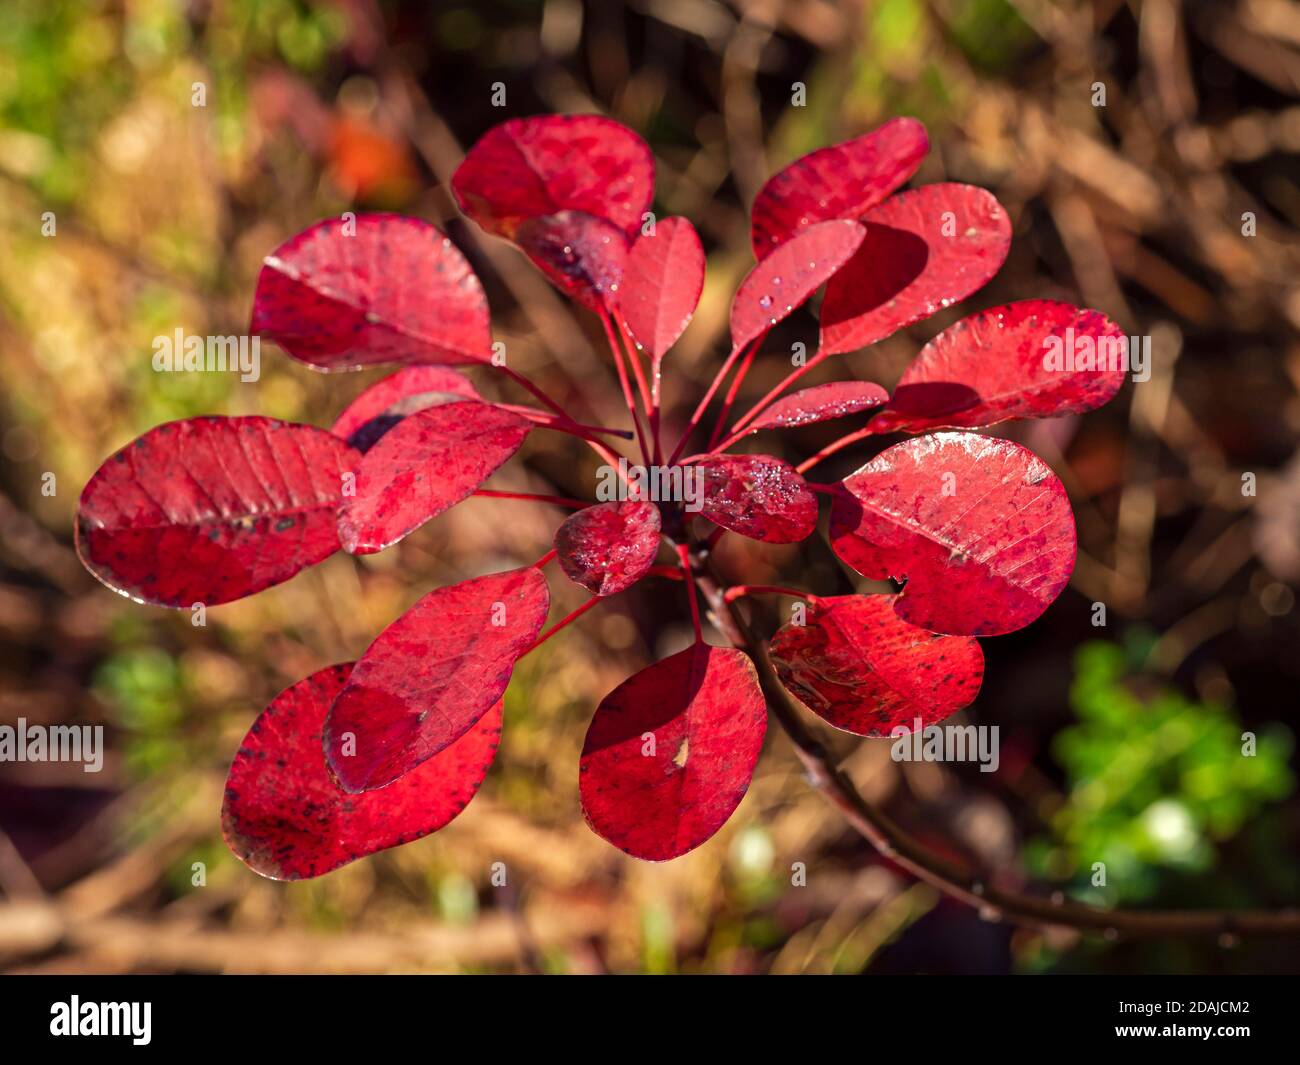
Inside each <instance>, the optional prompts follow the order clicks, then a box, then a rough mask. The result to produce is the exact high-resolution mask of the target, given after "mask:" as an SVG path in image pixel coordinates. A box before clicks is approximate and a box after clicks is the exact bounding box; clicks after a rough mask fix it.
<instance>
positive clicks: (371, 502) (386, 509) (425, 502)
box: [338, 399, 532, 555]
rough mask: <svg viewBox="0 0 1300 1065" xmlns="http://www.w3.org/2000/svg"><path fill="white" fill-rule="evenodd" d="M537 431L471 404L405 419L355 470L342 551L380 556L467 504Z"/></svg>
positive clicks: (342, 517) (343, 516)
mask: <svg viewBox="0 0 1300 1065" xmlns="http://www.w3.org/2000/svg"><path fill="white" fill-rule="evenodd" d="M531 428H532V422H530V421H528V420H527V419H526V418H521V417H520V416H519V415H517V414H513V413H511V412H510V411H508V410H502V409H501V408H500V407H495V406H493V405H492V404H490V403H480V402H478V401H477V400H472V399H464V400H461V401H459V402H457V403H448V404H444V405H442V406H438V407H429V408H426V409H425V410H422V411H417V412H416V413H414V414H411V415H409V416H408V417H406V418H404V419H402V421H401V422H399V423H398V424H397V425H396V426H394V427H393V429H392V431H391V432H388V433H386V434H385V435H384V437H383V439H381V440H380V441H379V443H377V444H376V445H375V446H374V447H373V448H371V449H370V450H369V451H367V452H366V454H365V456H364V457H363V458H362V459H361V461H360V463H359V464H358V466H357V478H356V493H355V495H351V496H347V497H345V498H344V500H343V506H342V507H341V508H340V509H339V519H338V528H339V538H340V540H342V542H343V547H344V549H345V550H347V551H348V552H350V553H351V554H354V555H369V554H373V553H374V552H376V551H382V550H383V549H384V548H385V547H389V546H391V545H392V544H395V543H397V541H398V540H401V539H402V538H403V537H405V536H408V535H409V534H410V533H412V532H414V531H415V530H416V529H418V528H419V527H420V526H421V525H423V524H424V523H425V522H426V521H428V520H429V519H430V518H433V517H436V516H437V515H439V514H441V513H442V512H443V511H444V510H447V509H449V508H451V507H453V506H455V505H456V504H457V503H459V502H460V501H461V500H462V499H467V498H468V497H469V496H471V495H473V494H474V489H476V488H477V487H478V486H479V485H481V484H482V483H483V482H484V481H486V480H487V479H488V478H489V477H490V476H491V475H492V474H493V473H494V472H495V471H496V470H498V469H500V468H501V466H502V465H504V464H505V462H506V461H507V460H508V459H509V458H510V456H511V455H513V454H514V453H515V452H516V451H518V450H519V445H520V444H522V443H523V442H524V438H525V437H526V436H527V435H528V431H529V430H530V429H531Z"/></svg>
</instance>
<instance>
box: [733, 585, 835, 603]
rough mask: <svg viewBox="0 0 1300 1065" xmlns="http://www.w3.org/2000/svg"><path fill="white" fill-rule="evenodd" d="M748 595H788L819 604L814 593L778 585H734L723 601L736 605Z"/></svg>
mask: <svg viewBox="0 0 1300 1065" xmlns="http://www.w3.org/2000/svg"><path fill="white" fill-rule="evenodd" d="M746 595H751V596H752V595H788V596H792V597H793V598H795V599H807V600H808V602H810V603H812V604H814V605H816V603H817V602H818V599H817V596H815V595H813V594H812V592H801V591H799V589H798V588H784V587H781V586H780V585H776V584H733V585H732V586H731V587H730V588H728V589H727V590H726V591H725V592H723V593H722V601H723V602H724V603H734V602H735V601H736V600H737V599H740V598H741V597H742V596H746Z"/></svg>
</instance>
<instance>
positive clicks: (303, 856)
mask: <svg viewBox="0 0 1300 1065" xmlns="http://www.w3.org/2000/svg"><path fill="white" fill-rule="evenodd" d="M351 673H352V664H351V663H348V664H346V665H339V666H330V667H329V668H328V669H322V670H321V671H320V672H319V673H314V674H312V675H311V676H310V677H308V678H307V679H306V680H302V681H299V682H298V683H297V684H295V685H294V686H293V687H292V688H289V689H287V690H286V691H283V692H281V693H280V694H279V695H278V696H276V698H275V700H274V701H273V702H272V703H271V705H270V706H268V707H267V708H266V709H265V710H263V711H262V713H261V714H260V715H259V716H258V718H257V720H256V721H255V722H254V723H253V727H252V728H250V729H249V730H248V735H247V736H245V737H244V742H243V743H242V744H241V745H240V747H239V753H238V754H236V755H235V760H234V762H233V763H232V764H231V766H230V773H229V774H228V775H227V777H226V794H225V799H224V801H223V802H222V804H221V826H222V834H223V835H224V836H225V839H226V845H227V846H228V847H230V849H231V851H233V852H234V854H235V856H236V857H237V858H238V859H239V860H240V861H241V862H243V863H244V864H245V865H247V866H248V867H249V868H250V869H252V870H253V871H254V872H257V873H260V874H261V875H262V876H266V877H270V878H271V879H273V880H306V879H309V878H310V877H314V876H322V875H323V874H325V873H328V872H330V871H331V870H333V869H337V868H338V867H339V866H341V865H346V864H347V863H348V862H353V861H356V860H357V859H358V858H364V857H365V856H366V855H368V854H374V853H376V852H377V851H382V850H387V849H388V848H389V847H396V846H399V845H401V844H403V843H410V842H411V841H412V840H417V839H420V838H421V837H423V836H427V835H429V833H430V832H436V831H437V830H438V829H440V828H442V827H443V826H444V825H446V824H447V823H448V822H450V821H451V820H452V819H454V818H455V817H456V815H457V814H459V813H460V812H461V810H463V809H465V807H466V805H467V804H468V803H469V801H470V799H472V798H473V797H474V794H475V792H477V791H478V789H479V786H480V785H481V784H482V783H483V778H484V777H486V776H487V771H488V769H489V767H490V766H491V765H492V759H493V758H494V757H495V755H496V751H497V744H498V743H499V742H500V739H501V712H502V703H501V700H497V702H496V704H495V705H494V706H493V707H492V708H491V709H490V710H488V712H487V713H486V714H484V715H483V716H482V717H481V718H479V719H478V721H477V722H475V724H474V726H473V727H472V728H471V729H470V730H469V731H468V732H466V733H465V735H463V736H462V737H461V738H460V739H458V740H457V741H456V742H455V743H453V744H452V745H451V746H450V747H447V748H446V749H445V750H443V751H441V752H440V753H438V754H436V755H434V756H433V757H432V758H430V759H429V760H428V761H427V762H425V763H424V764H423V765H421V766H419V767H418V768H417V769H415V770H413V771H412V772H410V773H408V774H407V775H406V776H404V777H402V779H401V780H398V781H395V782H394V783H393V785H392V786H391V787H388V788H385V789H384V790H383V791H379V792H373V793H368V794H365V795H349V794H348V793H347V792H345V791H341V790H340V789H339V786H338V784H336V783H335V782H334V780H333V778H332V777H331V776H330V774H329V770H327V769H326V767H325V759H324V757H323V755H322V753H321V729H322V727H323V726H324V724H325V715H326V713H327V712H328V711H329V708H330V704H331V703H332V702H333V701H334V699H335V698H336V697H337V696H338V694H339V692H340V691H342V689H343V687H344V685H345V684H346V683H347V680H348V677H349V676H350V675H351Z"/></svg>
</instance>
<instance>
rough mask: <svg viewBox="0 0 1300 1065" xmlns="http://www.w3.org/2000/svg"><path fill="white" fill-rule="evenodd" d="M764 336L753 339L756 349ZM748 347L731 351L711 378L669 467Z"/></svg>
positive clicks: (763, 334) (764, 334) (678, 443)
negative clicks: (711, 380)
mask: <svg viewBox="0 0 1300 1065" xmlns="http://www.w3.org/2000/svg"><path fill="white" fill-rule="evenodd" d="M765 336H767V334H766V333H761V334H759V336H757V337H755V338H754V340H753V341H751V343H752V344H753V345H754V346H755V347H757V346H758V345H759V344H762V343H763V338H764V337H765ZM748 347H749V345H744V344H742V345H741V346H740V347H738V348H732V349H731V354H730V355H728V356H727V358H726V361H725V362H724V363H723V364H722V369H720V370H719V371H718V372H717V374H716V376H715V377H714V378H713V382H712V383H711V384H710V385H709V388H708V391H707V392H705V393H704V397H703V398H702V399H701V400H700V403H699V406H697V407H696V408H695V413H694V414H692V415H691V420H690V421H689V422H687V423H686V428H685V429H683V430H682V436H681V439H680V440H678V441H677V446H676V447H675V448H673V453H672V455H671V456H670V457H669V459H668V465H669V466H671V465H672V464H673V463H674V462H676V461H677V458H678V456H680V455H681V453H682V451H683V450H685V448H686V442H687V441H688V440H690V438H691V433H693V432H694V431H695V427H696V426H697V425H699V424H700V419H701V418H703V417H704V412H705V410H707V409H708V406H709V404H710V403H711V402H712V401H713V396H714V394H715V393H716V392H717V391H718V389H719V388H720V387H721V386H722V382H723V381H724V380H725V379H726V377H727V374H728V373H730V372H731V368H732V367H733V366H734V365H735V364H736V360H737V359H739V358H740V357H741V355H743V354H744V353H745V351H746V350H747V348H748Z"/></svg>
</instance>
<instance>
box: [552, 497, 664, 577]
mask: <svg viewBox="0 0 1300 1065" xmlns="http://www.w3.org/2000/svg"><path fill="white" fill-rule="evenodd" d="M659 526H660V519H659V508H658V507H657V506H655V504H653V503H645V502H640V501H637V500H630V501H628V502H625V503H598V504H596V505H595V506H594V507H587V509H586V510H580V511H578V512H577V513H576V514H573V515H572V516H570V517H569V518H568V520H566V521H565V522H564V524H563V525H561V526H560V528H559V530H558V531H557V532H556V534H555V549H556V551H558V552H559V555H558V558H559V561H560V568H561V569H563V570H564V572H565V574H566V575H567V576H568V578H569V580H571V581H573V582H574V583H575V584H580V585H582V586H583V587H584V588H586V589H587V591H589V592H593V593H594V594H596V595H615V594H617V593H618V592H622V591H625V590H626V589H628V588H631V587H632V585H634V584H636V582H637V581H639V580H640V579H641V578H642V577H644V576H645V573H646V570H648V569H649V568H650V567H651V565H653V563H654V560H655V555H657V554H658V553H659Z"/></svg>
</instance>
